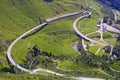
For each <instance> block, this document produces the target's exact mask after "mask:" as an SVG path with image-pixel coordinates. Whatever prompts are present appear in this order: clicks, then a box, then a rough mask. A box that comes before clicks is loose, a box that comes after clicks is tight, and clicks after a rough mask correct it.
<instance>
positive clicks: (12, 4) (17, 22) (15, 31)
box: [0, 0, 84, 71]
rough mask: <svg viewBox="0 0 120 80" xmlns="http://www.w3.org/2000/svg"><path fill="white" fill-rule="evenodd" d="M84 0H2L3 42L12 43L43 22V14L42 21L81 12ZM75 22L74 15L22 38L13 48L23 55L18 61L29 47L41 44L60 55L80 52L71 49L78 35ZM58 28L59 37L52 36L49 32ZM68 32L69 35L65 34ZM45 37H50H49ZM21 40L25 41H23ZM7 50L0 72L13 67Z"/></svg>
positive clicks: (0, 36)
mask: <svg viewBox="0 0 120 80" xmlns="http://www.w3.org/2000/svg"><path fill="white" fill-rule="evenodd" d="M82 1H83V0H76V1H73V0H67V1H66V0H62V1H61V0H54V1H53V2H50V3H47V2H44V0H34V1H33V0H1V1H0V41H2V42H5V44H4V45H5V46H8V45H9V44H10V42H12V41H13V40H14V39H15V38H17V37H18V36H19V35H21V34H23V33H24V32H26V31H27V30H29V29H31V28H33V27H35V26H37V25H39V23H40V21H39V19H38V18H39V17H40V18H41V21H42V22H44V21H45V20H46V19H47V18H52V17H54V16H59V15H62V14H67V13H71V12H75V11H80V10H81V8H80V6H81V5H83V4H84V2H82ZM71 19H72V20H71ZM72 22H73V18H70V19H69V20H64V21H60V22H56V23H54V24H50V26H48V27H47V28H46V29H43V30H42V31H41V32H38V33H36V34H35V35H32V36H30V37H28V38H26V39H23V41H22V40H21V41H20V42H18V43H17V44H16V45H15V46H16V47H15V49H14V50H13V52H14V53H13V55H12V56H13V57H14V58H17V57H15V56H19V55H20V56H21V57H20V56H19V58H18V62H21V61H22V60H23V59H24V57H25V54H26V49H27V48H28V47H31V46H33V45H34V44H39V45H38V47H39V48H41V49H42V50H45V51H48V52H52V53H54V54H56V55H63V56H69V57H71V56H74V55H76V54H77V53H76V52H75V51H74V50H73V49H72V48H71V42H72V41H73V40H75V39H76V38H77V37H75V35H73V34H74V32H73V29H72ZM53 26H54V27H53ZM55 30H56V32H57V31H58V32H57V33H58V36H54V35H51V36H50V35H49V33H50V34H53V33H54V31H55ZM66 32H67V34H64V33H66ZM59 33H60V34H59ZM61 35H63V36H61ZM59 36H60V37H61V38H60V39H59V38H58V37H59ZM39 37H42V38H39ZM66 37H67V39H66ZM44 38H50V39H49V40H47V39H44ZM55 41H57V42H55ZM21 42H22V43H23V44H21ZM51 44H53V45H51ZM19 45H20V46H19ZM43 45H44V46H43ZM56 46H57V47H56ZM0 47H3V44H2V43H1V42H0ZM6 50H7V48H5V49H4V50H2V51H0V64H1V65H0V71H1V70H2V69H6V68H9V65H8V62H7V59H6ZM67 51H69V52H67ZM21 53H22V55H21ZM64 53H65V54H64ZM14 54H15V55H14ZM6 71H7V70H6Z"/></svg>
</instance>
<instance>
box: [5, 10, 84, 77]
mask: <svg viewBox="0 0 120 80" xmlns="http://www.w3.org/2000/svg"><path fill="white" fill-rule="evenodd" d="M85 12H86V11H84V10H82V11H80V12H75V13H71V14H65V15H62V16H60V17H55V18H51V19H47V22H45V23H43V24H41V25H38V26H36V27H34V28H32V29H30V30H29V31H27V32H25V33H24V34H22V35H21V36H19V37H18V38H17V39H15V40H14V41H13V42H12V43H11V45H10V46H9V47H8V50H7V58H8V60H9V61H10V62H11V64H12V65H13V66H15V67H16V68H18V69H20V70H21V71H24V72H29V73H31V74H32V73H33V71H34V72H36V71H39V70H43V71H47V70H44V69H42V68H39V69H35V70H33V71H31V70H29V69H26V68H24V67H22V66H20V65H19V64H17V63H16V62H15V61H14V60H13V58H12V56H11V50H12V48H13V46H14V45H15V44H16V42H18V41H19V40H20V39H22V38H23V37H25V36H27V35H28V34H29V33H33V31H34V30H37V29H40V28H42V27H44V26H46V25H48V24H49V23H51V22H53V21H56V20H59V19H63V18H67V17H70V16H75V15H78V14H82V13H85ZM47 72H50V71H47ZM51 73H53V71H51ZM54 74H56V75H58V73H55V72H54ZM59 75H61V74H59Z"/></svg>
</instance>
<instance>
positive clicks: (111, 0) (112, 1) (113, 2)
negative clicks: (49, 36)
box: [98, 0, 120, 10]
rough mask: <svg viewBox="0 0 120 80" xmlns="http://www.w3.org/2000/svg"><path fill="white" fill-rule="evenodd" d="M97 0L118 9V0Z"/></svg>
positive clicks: (119, 1)
mask: <svg viewBox="0 0 120 80" xmlns="http://www.w3.org/2000/svg"><path fill="white" fill-rule="evenodd" d="M98 1H100V2H102V3H104V4H107V5H109V6H111V7H113V8H115V9H118V10H120V0H98Z"/></svg>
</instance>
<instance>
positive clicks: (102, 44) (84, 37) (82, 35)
mask: <svg viewBox="0 0 120 80" xmlns="http://www.w3.org/2000/svg"><path fill="white" fill-rule="evenodd" d="M87 13H88V14H86V15H84V16H82V17H79V18H77V19H76V20H75V21H74V23H73V28H74V30H75V31H76V33H77V34H78V35H79V36H81V37H82V38H83V39H85V40H88V41H90V42H92V43H97V44H99V45H101V46H105V45H106V44H104V43H100V42H98V41H96V40H94V39H91V38H89V37H87V36H85V35H84V34H82V33H81V32H80V31H79V30H78V28H77V22H78V21H79V20H81V19H83V18H85V17H89V16H90V15H91V14H92V13H91V12H88V11H87Z"/></svg>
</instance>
